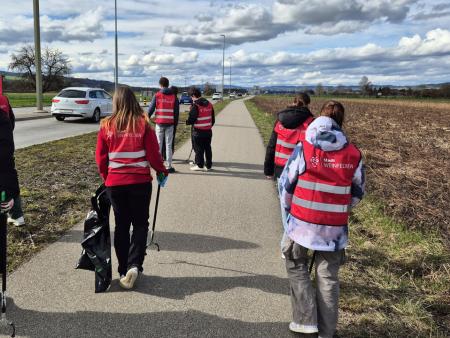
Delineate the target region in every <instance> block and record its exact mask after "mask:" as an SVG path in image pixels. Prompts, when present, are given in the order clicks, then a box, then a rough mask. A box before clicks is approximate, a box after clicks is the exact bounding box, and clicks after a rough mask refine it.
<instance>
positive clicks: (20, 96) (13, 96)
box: [5, 93, 56, 108]
mask: <svg viewBox="0 0 450 338" xmlns="http://www.w3.org/2000/svg"><path fill="white" fill-rule="evenodd" d="M5 94H6V96H8V99H9V102H10V104H11V106H12V107H13V108H20V107H35V106H36V93H5ZM55 95H56V93H44V94H43V104H44V106H50V105H51V104H52V98H53V97H54V96H55Z"/></svg>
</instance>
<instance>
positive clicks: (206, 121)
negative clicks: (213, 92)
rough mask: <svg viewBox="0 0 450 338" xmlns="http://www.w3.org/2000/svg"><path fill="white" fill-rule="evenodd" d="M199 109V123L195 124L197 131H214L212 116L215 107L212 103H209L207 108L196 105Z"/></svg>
mask: <svg viewBox="0 0 450 338" xmlns="http://www.w3.org/2000/svg"><path fill="white" fill-rule="evenodd" d="M196 106H197V109H198V117H197V121H195V123H194V128H195V129H200V130H211V129H212V114H213V106H212V104H211V102H208V105H207V106H200V105H198V104H196Z"/></svg>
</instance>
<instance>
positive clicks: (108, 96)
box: [102, 91, 112, 100]
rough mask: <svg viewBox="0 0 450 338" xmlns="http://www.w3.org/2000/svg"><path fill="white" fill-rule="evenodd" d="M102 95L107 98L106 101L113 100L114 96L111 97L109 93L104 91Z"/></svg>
mask: <svg viewBox="0 0 450 338" xmlns="http://www.w3.org/2000/svg"><path fill="white" fill-rule="evenodd" d="M102 94H103V96H104V97H105V99H109V100H111V99H112V96H111V95H109V93H107V92H105V91H103V92H102Z"/></svg>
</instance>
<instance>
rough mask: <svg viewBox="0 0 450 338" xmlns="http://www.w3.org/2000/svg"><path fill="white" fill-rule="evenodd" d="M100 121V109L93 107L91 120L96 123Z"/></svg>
mask: <svg viewBox="0 0 450 338" xmlns="http://www.w3.org/2000/svg"><path fill="white" fill-rule="evenodd" d="M99 121H100V109H99V108H95V110H94V114H93V115H92V122H95V123H98V122H99Z"/></svg>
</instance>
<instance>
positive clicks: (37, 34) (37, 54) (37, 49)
mask: <svg viewBox="0 0 450 338" xmlns="http://www.w3.org/2000/svg"><path fill="white" fill-rule="evenodd" d="M33 15H34V63H35V68H36V111H37V112H43V110H44V107H43V105H42V65H41V29H40V23H39V0H33Z"/></svg>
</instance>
